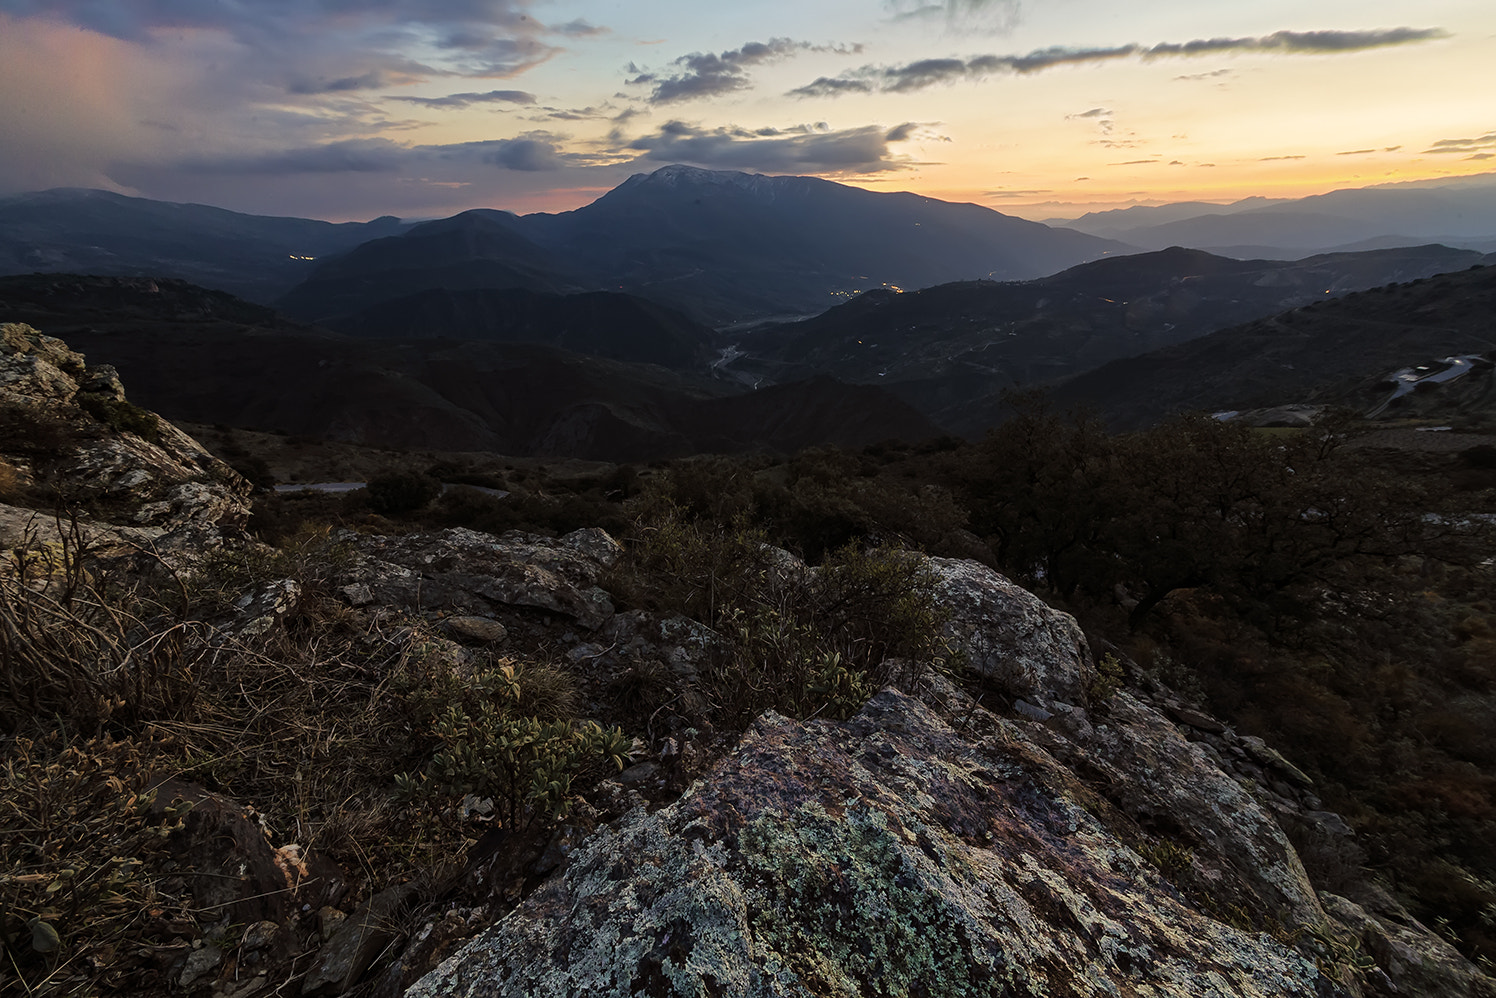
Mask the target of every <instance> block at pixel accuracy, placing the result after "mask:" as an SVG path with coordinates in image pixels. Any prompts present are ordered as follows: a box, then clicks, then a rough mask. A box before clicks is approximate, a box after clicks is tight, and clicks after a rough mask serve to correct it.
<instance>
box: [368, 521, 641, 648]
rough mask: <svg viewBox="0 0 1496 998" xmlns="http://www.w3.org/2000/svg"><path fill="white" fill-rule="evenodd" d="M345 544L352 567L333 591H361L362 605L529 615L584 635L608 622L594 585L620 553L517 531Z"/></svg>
mask: <svg viewBox="0 0 1496 998" xmlns="http://www.w3.org/2000/svg"><path fill="white" fill-rule="evenodd" d="M349 543H350V545H351V548H352V552H353V554H354V561H353V563H352V564H351V565H350V566H349V567H348V568H347V569H346V570H345V573H344V574H345V578H343V579H342V580H341V581H340V582H339V585H340V586H341V587H342V588H344V589H347V588H348V587H350V586H354V585H358V586H364V587H367V590H368V594H369V600H368V603H367V604H365V605H368V604H372V605H375V606H394V607H398V608H401V609H404V610H421V609H423V608H424V609H430V608H433V607H440V608H442V609H443V610H445V611H447V612H448V613H452V614H458V615H463V616H486V615H488V614H490V613H491V612H492V611H493V610H494V609H495V608H516V607H529V608H533V609H538V610H546V611H549V612H551V613H554V614H559V615H560V616H562V617H566V618H570V619H571V620H573V621H575V622H576V623H578V624H580V625H581V626H582V627H584V628H586V629H588V630H596V629H597V628H599V627H601V626H602V625H603V624H604V623H605V622H606V621H607V620H608V618H609V617H611V616H612V615H613V603H612V601H611V600H610V599H609V598H608V594H607V593H605V592H603V591H602V590H601V589H600V588H598V586H597V580H598V578H599V576H601V574H602V573H603V571H604V570H606V569H607V568H608V567H609V566H610V565H611V564H612V563H613V561H614V560H616V558H617V556H618V554H619V553H620V552H621V549H620V548H619V547H618V542H617V541H614V540H613V539H612V538H611V537H609V536H608V535H607V533H606V532H604V531H602V530H598V529H596V528H591V529H588V530H580V531H575V532H573V533H570V534H567V535H565V536H564V537H560V538H549V537H540V536H537V535H535V534H526V533H523V532H521V531H517V530H511V531H509V532H507V533H505V534H504V535H503V536H501V537H495V536H493V535H492V534H484V533H479V532H478V531H476V530H468V529H466V528H462V527H456V528H453V529H450V530H443V531H441V532H440V533H434V534H407V535H405V536H403V537H361V536H356V535H355V536H351V537H350V538H349Z"/></svg>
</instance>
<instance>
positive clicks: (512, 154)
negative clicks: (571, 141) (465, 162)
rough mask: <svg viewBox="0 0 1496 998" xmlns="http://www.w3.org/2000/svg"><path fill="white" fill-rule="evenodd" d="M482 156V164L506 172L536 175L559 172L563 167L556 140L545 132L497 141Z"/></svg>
mask: <svg viewBox="0 0 1496 998" xmlns="http://www.w3.org/2000/svg"><path fill="white" fill-rule="evenodd" d="M492 146H493V148H492V149H491V150H490V151H489V152H487V153H485V154H484V156H483V162H485V163H491V164H493V165H494V166H501V167H503V168H504V169H506V170H520V171H523V172H526V173H536V172H539V171H542V170H559V169H561V167H562V166H563V165H564V162H563V160H562V157H561V152H560V150H559V149H558V148H557V147H556V140H555V137H554V136H551V135H549V134H547V133H545V132H532V133H530V134H528V135H522V136H520V137H519V138H517V139H499V140H497V141H496V142H494V143H492Z"/></svg>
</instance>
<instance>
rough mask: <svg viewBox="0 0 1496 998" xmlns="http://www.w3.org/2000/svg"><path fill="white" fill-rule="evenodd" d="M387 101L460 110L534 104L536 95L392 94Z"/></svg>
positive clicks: (492, 92) (493, 92) (496, 92)
mask: <svg viewBox="0 0 1496 998" xmlns="http://www.w3.org/2000/svg"><path fill="white" fill-rule="evenodd" d="M385 100H394V101H404V102H405V103H407V104H419V105H420V106H422V107H433V108H441V109H458V108H464V107H470V106H472V105H474V104H534V103H535V95H534V94H531V93H526V92H525V91H523V90H490V91H488V92H487V93H482V94H448V95H447V96H445V97H403V96H399V95H396V94H390V95H388V96H386V97H385Z"/></svg>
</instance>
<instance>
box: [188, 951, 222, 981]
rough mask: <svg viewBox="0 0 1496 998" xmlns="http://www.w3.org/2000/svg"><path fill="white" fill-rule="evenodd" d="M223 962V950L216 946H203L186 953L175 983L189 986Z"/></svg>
mask: <svg viewBox="0 0 1496 998" xmlns="http://www.w3.org/2000/svg"><path fill="white" fill-rule="evenodd" d="M222 962H223V950H221V949H219V948H218V947H217V946H204V947H202V948H201V949H195V950H193V951H192V952H191V953H188V954H187V962H186V963H185V964H183V966H182V973H181V975H180V976H179V977H178V978H177V984H179V985H180V986H182V987H184V988H190V987H192V985H194V984H196V983H197V982H198V980H199V979H201V978H203V977H204V976H206V975H208V974H211V973H212V972H213V971H214V970H216V969H218V965H219V964H220V963H222Z"/></svg>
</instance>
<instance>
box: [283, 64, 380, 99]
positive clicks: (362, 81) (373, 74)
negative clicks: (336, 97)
mask: <svg viewBox="0 0 1496 998" xmlns="http://www.w3.org/2000/svg"><path fill="white" fill-rule="evenodd" d="M387 79H388V78H387V77H386V76H385V74H384V73H381V72H380V71H379V70H377V69H376V70H370V71H369V72H367V73H364V74H363V75H361V76H344V77H340V78H339V79H336V80H327V79H321V80H309V79H300V80H294V81H292V82H291V83H289V84H287V86H286V90H287V91H288V92H289V93H293V94H335V93H341V92H344V91H348V90H372V89H374V88H375V87H383V86H388V83H387V82H386V80H387Z"/></svg>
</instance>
